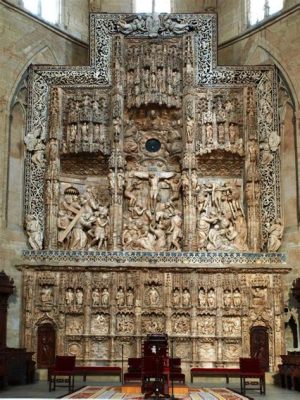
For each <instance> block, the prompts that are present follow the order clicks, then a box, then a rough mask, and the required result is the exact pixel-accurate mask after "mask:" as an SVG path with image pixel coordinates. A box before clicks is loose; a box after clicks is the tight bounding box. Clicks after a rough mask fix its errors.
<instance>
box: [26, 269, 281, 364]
mask: <svg viewBox="0 0 300 400" xmlns="http://www.w3.org/2000/svg"><path fill="white" fill-rule="evenodd" d="M49 268H50V267H49ZM53 268H55V271H53ZM265 268H266V267H265V266H264V267H263V269H261V271H263V273H258V271H259V270H258V269H257V268H256V270H255V273H253V272H250V271H249V272H248V273H247V272H245V271H246V270H245V268H243V269H239V270H238V271H237V270H236V268H234V270H229V269H228V268H227V269H225V270H223V271H222V273H220V271H219V269H218V267H212V266H211V267H210V268H207V269H203V268H202V269H201V270H198V269H196V270H195V269H191V268H189V269H188V270H187V269H185V270H184V271H183V270H182V271H179V270H176V271H174V270H173V269H170V267H169V268H168V269H167V270H166V271H164V273H162V270H161V267H160V268H158V267H156V268H153V267H151V268H146V267H143V269H142V270H141V269H136V268H135V267H129V268H127V269H126V271H124V267H117V266H115V267H114V268H113V271H112V270H111V268H110V267H106V268H105V267H95V266H91V267H90V268H86V267H80V266H78V265H75V266H60V267H57V266H56V267H53V266H52V267H51V270H49V271H48V270H45V266H39V267H37V266H27V267H26V268H25V269H24V306H23V310H24V322H23V327H24V328H23V343H24V345H25V344H26V346H27V347H28V349H31V351H34V349H35V343H36V334H37V333H36V332H37V329H36V327H37V326H40V324H42V323H44V321H47V323H51V324H52V325H53V326H54V327H55V330H56V331H57V341H58V342H57V351H66V352H68V353H69V354H75V353H76V354H78V358H79V359H80V360H81V358H82V359H84V360H89V361H92V360H98V359H101V360H108V361H109V360H110V361H112V362H113V360H117V359H119V360H120V359H121V353H118V352H119V350H120V351H121V346H122V345H123V356H124V357H125V352H128V354H130V356H131V357H137V356H138V354H139V351H140V348H141V343H142V340H143V337H145V336H146V335H147V334H151V333H164V332H167V333H168V335H169V337H170V339H173V342H174V343H173V345H174V349H175V348H178V349H180V348H182V350H180V351H182V360H183V363H185V362H190V361H188V360H193V361H194V362H196V363H198V364H199V363H200V364H201V365H203V366H204V365H211V366H214V365H215V363H222V364H223V365H233V366H235V365H238V358H239V356H247V355H249V354H250V353H249V351H250V343H249V337H250V336H249V335H250V330H251V328H252V327H254V326H264V327H267V329H268V335H269V341H270V365H271V366H272V365H273V364H272V362H274V360H278V359H279V358H278V357H279V356H280V353H279V352H280V351H281V349H282V344H283V339H282V335H283V334H284V330H283V329H282V327H283V320H282V312H281V309H282V308H281V307H279V304H282V294H281V291H280V290H278V288H280V287H281V285H282V283H281V279H282V278H281V276H280V273H278V271H280V269H278V267H274V266H273V267H272V268H271V269H270V270H269V272H266V269H265ZM70 271H71V272H72V273H70ZM29 285H31V291H29V292H28V293H30V294H32V296H30V297H29V296H28V294H27V289H28V288H29ZM49 287H50V288H51V289H52V291H51V297H50V299H51V303H48V299H49V297H47V296H48V293H47V291H46V300H47V301H45V303H46V304H44V303H43V301H42V295H43V296H45V293H44V291H43V292H42V290H43V289H45V288H46V289H47V288H49ZM96 289H98V290H97V291H96ZM152 289H154V291H153V290H152ZM25 291H26V295H25ZM178 293H179V301H178V299H177V296H178ZM186 293H188V296H187V297H186V298H187V300H185V297H184V294H186ZM150 295H151V296H153V300H152V303H151V302H150ZM162 297H163V299H164V300H162ZM146 299H147V301H146ZM174 302H175V304H174ZM83 337H84V341H83ZM216 340H217V341H218V345H216ZM273 342H274V343H275V342H276V343H277V344H278V346H279V347H278V350H277V348H275V347H273V345H272V343H273ZM104 343H106V344H105V346H104V347H103V344H104ZM71 345H72V347H71ZM170 346H171V344H170ZM187 348H188V349H189V350H188V353H184V352H185V351H187V350H186V349H187ZM99 349H100V350H101V351H100V350H99ZM118 349H119V350H118ZM273 349H275V350H273ZM98 351H100V353H99V355H98ZM176 351H177V350H176ZM178 351H179V350H178ZM274 352H275V353H274ZM187 354H188V355H187ZM80 357H81V358H80ZM272 360H273V361H272ZM204 363H211V364H204ZM272 368H273V367H272Z"/></svg>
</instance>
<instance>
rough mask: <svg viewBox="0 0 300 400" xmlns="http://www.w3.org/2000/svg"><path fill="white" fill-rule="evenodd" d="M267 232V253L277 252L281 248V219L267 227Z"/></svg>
mask: <svg viewBox="0 0 300 400" xmlns="http://www.w3.org/2000/svg"><path fill="white" fill-rule="evenodd" d="M267 231H268V242H267V251H269V252H271V251H277V250H278V249H279V247H280V246H281V240H282V235H283V225H282V223H281V219H280V218H278V219H277V220H276V221H275V223H274V224H272V225H270V224H268V225H267Z"/></svg>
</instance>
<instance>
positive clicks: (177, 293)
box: [173, 288, 181, 307]
mask: <svg viewBox="0 0 300 400" xmlns="http://www.w3.org/2000/svg"><path fill="white" fill-rule="evenodd" d="M180 302H181V295H180V291H179V289H178V288H175V289H174V291H173V306H174V307H179V306H180Z"/></svg>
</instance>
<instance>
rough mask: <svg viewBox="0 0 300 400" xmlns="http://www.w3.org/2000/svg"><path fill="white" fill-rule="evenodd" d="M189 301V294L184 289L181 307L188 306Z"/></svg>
mask: <svg viewBox="0 0 300 400" xmlns="http://www.w3.org/2000/svg"><path fill="white" fill-rule="evenodd" d="M190 302H191V295H190V292H189V290H188V289H184V291H183V293H182V305H183V307H189V306H190Z"/></svg>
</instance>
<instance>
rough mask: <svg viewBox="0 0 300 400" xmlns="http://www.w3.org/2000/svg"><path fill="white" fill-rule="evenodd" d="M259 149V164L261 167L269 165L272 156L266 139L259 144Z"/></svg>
mask: <svg viewBox="0 0 300 400" xmlns="http://www.w3.org/2000/svg"><path fill="white" fill-rule="evenodd" d="M259 148H260V150H261V164H262V165H268V164H270V162H271V161H272V160H273V158H274V156H273V154H272V153H271V150H270V146H269V142H268V140H267V139H266V140H265V141H263V142H261V143H260V145H259Z"/></svg>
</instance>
